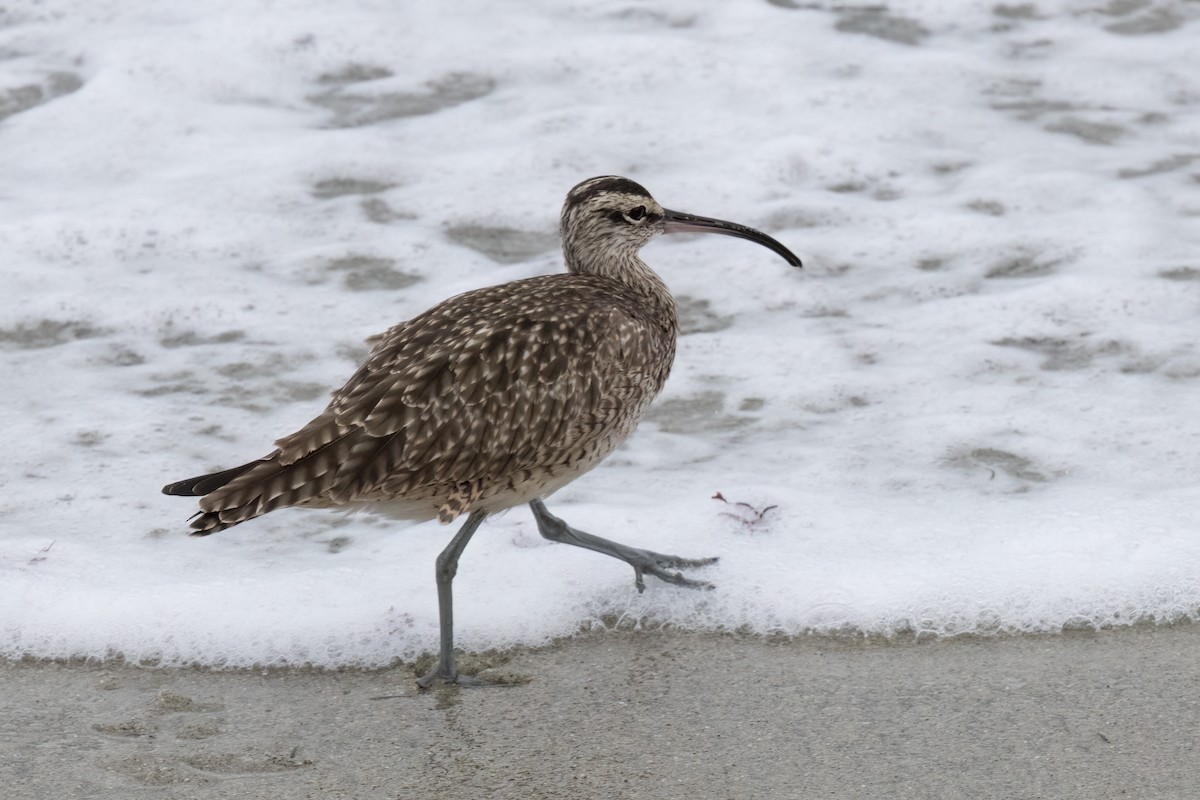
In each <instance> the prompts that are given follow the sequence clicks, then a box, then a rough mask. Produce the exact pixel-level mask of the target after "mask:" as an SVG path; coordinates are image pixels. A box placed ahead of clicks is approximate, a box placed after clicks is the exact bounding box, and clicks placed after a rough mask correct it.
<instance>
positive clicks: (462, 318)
mask: <svg viewBox="0 0 1200 800" xmlns="http://www.w3.org/2000/svg"><path fill="white" fill-rule="evenodd" d="M675 327H676V321H675V305H674V303H673V302H672V301H671V298H670V296H669V295H667V294H666V293H665V292H662V293H660V294H659V295H658V296H655V297H648V296H646V295H643V294H639V293H638V292H637V291H636V290H634V289H633V288H631V287H629V286H627V285H625V284H623V283H621V282H619V281H616V280H613V279H611V278H603V277H599V276H595V275H553V276H543V277H537V278H530V279H528V280H522V281H515V282H513V283H508V284H503V285H501V286H493V287H490V288H487V289H479V290H477V291H473V292H467V293H466V294H461V295H458V296H457V297H453V298H451V299H449V300H447V301H445V302H443V303H441V304H440V305H438V306H435V307H434V308H432V309H430V310H429V311H426V312H425V313H424V314H421V315H420V316H418V317H415V318H414V319H411V320H409V321H407V322H403V323H401V324H399V325H397V326H395V327H394V328H392V329H391V330H389V331H387V332H386V333H384V334H382V335H380V336H377V337H374V338H373V339H371V340H370V341H371V343H372V345H373V348H372V351H371V354H370V356H369V357H368V359H367V361H366V363H365V364H363V366H362V367H360V368H359V370H358V371H357V372H356V373H354V375H353V376H352V377H351V378H350V380H349V381H348V382H347V383H346V385H345V386H343V387H342V388H341V389H339V390H338V391H337V392H336V393H335V394H334V396H333V400H332V401H331V402H330V404H329V406H328V407H327V408H326V409H325V411H324V412H323V413H322V414H321V415H320V416H318V417H317V418H316V419H314V420H313V421H312V422H310V423H309V424H308V425H305V426H304V427H303V428H301V429H300V430H299V431H297V432H296V433H293V434H292V435H290V436H286V437H284V438H282V439H280V440H278V441H277V442H276V443H275V444H276V447H278V449H277V450H276V451H275V452H274V453H272V454H270V455H269V456H267V457H266V458H264V459H263V460H261V461H260V462H258V463H257V464H255V465H254V466H253V467H251V468H250V469H248V470H247V471H245V472H243V473H242V474H241V475H239V476H237V477H235V478H234V479H233V480H231V481H230V482H229V483H227V484H225V485H224V486H223V487H221V488H219V489H217V490H215V491H213V492H211V493H210V494H207V495H206V496H205V497H204V498H203V499H202V500H201V501H200V507H201V510H202V511H203V512H204V513H202V514H201V515H200V516H199V517H197V518H196V519H195V520H194V521H193V522H192V525H193V527H194V528H196V530H197V532H199V533H213V532H216V531H219V530H223V529H224V528H228V527H230V526H231V525H236V524H238V523H240V522H244V521H246V520H248V519H251V518H253V517H256V516H259V515H261V514H265V513H267V512H268V511H271V510H273V509H276V508H281V507H283V506H296V505H304V506H310V507H312V506H315V507H327V506H346V505H352V504H356V503H361V502H378V501H383V502H388V503H389V504H390V505H391V506H392V509H391V510H392V511H393V512H394V513H396V514H397V515H398V516H401V517H403V518H407V519H432V518H433V517H435V516H436V517H437V518H438V519H440V520H441V521H442V522H450V521H452V520H454V519H455V518H456V517H458V516H459V515H461V514H463V513H466V512H467V511H472V510H475V509H483V510H485V511H488V512H489V513H491V512H495V511H500V510H503V509H505V508H509V507H511V506H514V505H518V504H520V503H524V502H527V501H529V500H532V499H534V498H535V497H540V496H543V494H544V487H547V486H550V485H552V484H558V485H562V484H563V483H565V482H566V481H567V480H570V479H572V478H574V477H577V476H578V475H580V474H582V473H583V472H586V471H587V470H588V469H591V468H592V467H593V466H595V465H596V464H597V463H599V461H600V460H601V459H603V458H604V457H605V456H607V455H608V454H609V453H610V452H612V450H613V449H614V448H615V447H616V446H617V445H619V444H620V443H621V442H622V441H623V440H624V439H625V437H626V436H628V435H629V434H630V433H631V432H632V431H633V428H634V426H635V425H636V424H637V420H638V419H639V418H640V417H641V415H642V412H643V411H644V409H645V408H646V406H647V405H648V404H649V403H650V401H651V400H652V399H653V398H654V396H655V395H657V394H658V392H659V390H661V389H662V386H663V383H664V382H665V381H666V379H667V374H668V373H669V372H670V368H671V362H672V360H673V358H674V354H675Z"/></svg>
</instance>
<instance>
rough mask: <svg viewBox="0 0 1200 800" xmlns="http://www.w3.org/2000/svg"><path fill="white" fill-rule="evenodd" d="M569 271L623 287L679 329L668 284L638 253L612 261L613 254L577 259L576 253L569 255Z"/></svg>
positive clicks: (668, 323) (673, 300) (666, 323)
mask: <svg viewBox="0 0 1200 800" xmlns="http://www.w3.org/2000/svg"><path fill="white" fill-rule="evenodd" d="M566 256H567V269H568V270H569V271H570V272H573V273H576V274H580V275H598V276H600V277H602V278H608V279H609V280H613V281H617V282H619V283H622V284H624V285H625V286H627V287H628V288H629V289H631V290H632V291H633V292H634V293H636V294H637V295H639V296H641V297H642V298H644V300H645V302H646V305H647V306H649V307H651V308H653V309H655V311H656V316H657V317H658V318H660V319H661V320H662V321H663V322H664V323H665V324H664V327H669V328H670V329H671V330H672V331H673V330H674V329H675V327H676V325H677V313H678V312H677V309H676V305H675V298H674V297H672V296H671V291H670V290H669V289H668V288H667V284H666V283H664V282H663V279H662V278H660V277H658V274H657V273H656V272H655V271H654V270H652V269H650V267H649V266H648V265H647V264H646V262H645V261H642V259H640V258H639V257H638V256H637V254H636V253H630V254H628V255H625V256H623V257H621V258H613V257H612V255H611V254H609V255H607V257H605V258H595V259H588V258H587V257H586V256H582V257H576V256H577V254H576V253H571V252H568V253H567V254H566Z"/></svg>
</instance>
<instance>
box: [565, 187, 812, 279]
mask: <svg viewBox="0 0 1200 800" xmlns="http://www.w3.org/2000/svg"><path fill="white" fill-rule="evenodd" d="M560 229H561V233H562V240H563V253H564V255H565V256H566V260H567V268H568V269H570V270H571V271H572V272H586V273H596V274H605V273H606V272H608V271H609V270H608V269H606V268H605V264H606V263H613V264H622V263H626V262H627V261H628V260H629V259H630V258H634V259H636V257H637V251H638V250H640V249H641V247H642V245H644V244H646V242H648V241H650V240H651V239H653V238H654V237H655V236H657V235H658V234H660V233H684V232H692V233H723V234H725V235H727V236H736V237H738V238H740V239H747V240H749V241H751V242H756V243H758V244H760V245H762V246H763V247H766V248H768V249H770V250H773V251H774V252H775V253H777V254H779V255H780V256H782V257H783V258H784V260H786V261H787V262H788V263H789V264H791V265H792V266H795V267H799V266H800V259H799V258H797V257H796V256H795V255H794V254H793V253H792V252H791V251H790V250H788V249H787V248H786V247H784V246H783V245H782V244H780V243H779V242H777V241H776V240H775V239H773V238H771V237H770V236H767V235H766V234H765V233H762V232H760V231H756V230H754V229H753V228H747V227H746V226H745V225H739V224H737V223H736V222H726V221H724V220H719V219H713V218H711V217H701V216H697V215H695V214H685V213H682V212H679V211H671V210H670V209H666V208H663V207H662V206H661V205H659V204H658V201H656V200H655V199H654V198H653V197H651V196H650V193H649V192H647V191H646V190H645V189H644V188H642V186H641V185H640V184H637V183H635V182H633V181H631V180H629V179H628V178H620V177H616V176H614V175H604V176H601V177H598V178H591V179H589V180H586V181H584V182H583V183H580V184H579V185H578V186H576V187H575V188H574V189H572V190H571V191H570V192H569V193H568V194H567V201H566V203H564V204H563V210H562V221H561V226H560Z"/></svg>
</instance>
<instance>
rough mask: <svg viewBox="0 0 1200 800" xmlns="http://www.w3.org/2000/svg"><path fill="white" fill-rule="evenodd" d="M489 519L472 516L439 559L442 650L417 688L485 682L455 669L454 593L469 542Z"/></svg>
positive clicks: (439, 606)
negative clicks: (480, 525) (457, 576)
mask: <svg viewBox="0 0 1200 800" xmlns="http://www.w3.org/2000/svg"><path fill="white" fill-rule="evenodd" d="M486 516H487V514H486V513H485V512H483V511H475V512H472V513H471V516H469V517H467V521H466V523H465V524H464V525H463V526H462V527H461V528H459V529H458V533H456V534H454V538H453V539H451V540H450V544H448V545H446V549H445V550H443V551H442V552H441V554H440V555H438V557H437V568H436V575H437V590H438V622H439V625H440V632H441V647H440V649H439V652H438V664H437V667H435V668H434V669H433V671H432V672H429V673H428V674H426V675H424V676H422V677H421V678H420V679H419V680H418V681H417V686H420V687H421V688H422V689H428V688H429V687H430V686H432V685H433V682H434V681H438V680H441V681H445V682H446V683H458V684H463V685H476V684H481V683H483V682H482V681H477V680H476V679H474V678H469V677H467V676H460V675H459V674H458V669H457V668H456V667H455V666H454V595H453V592H452V591H451V584H452V583H453V582H454V575H455V573H457V572H458V558H459V556H461V555H462V552H463V550H464V549H465V548H466V546H467V542H469V541H471V537H472V536H473V535H474V534H475V529H476V528H478V527H479V523H481V522H483V518H484V517H486Z"/></svg>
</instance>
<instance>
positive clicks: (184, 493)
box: [163, 458, 267, 497]
mask: <svg viewBox="0 0 1200 800" xmlns="http://www.w3.org/2000/svg"><path fill="white" fill-rule="evenodd" d="M266 460H267V459H265V458H263V459H259V460H258V461H251V462H250V463H248V464H242V465H241V466H238V467H234V468H233V469H226V470H222V471H220V472H210V473H209V474H208V475H197V476H196V477H195V478H188V479H187V480H182V481H176V482H175V483H168V484H167V485H166V486H164V487H163V494H174V495H179V496H181V497H203V496H204V495H206V494H208V493H209V492H215V491H216V490H217V489H220V488H221V487H222V486H224V485H225V484H227V483H229V482H230V481H232V480H233V479H234V478H236V477H238V476H239V475H244V474H246V473H247V472H249V471H250V470H252V469H254V468H255V467H257V466H258V465H259V464H261V463H263V462H264V461H266Z"/></svg>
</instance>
